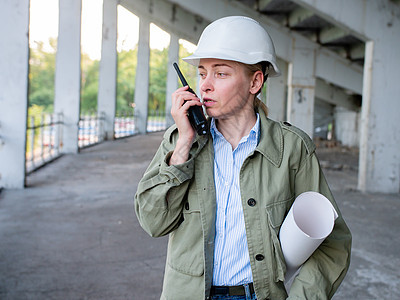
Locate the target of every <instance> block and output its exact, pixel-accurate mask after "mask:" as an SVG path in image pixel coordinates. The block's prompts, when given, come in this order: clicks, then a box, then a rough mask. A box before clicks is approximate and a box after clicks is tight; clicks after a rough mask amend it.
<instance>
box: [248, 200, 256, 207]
mask: <svg viewBox="0 0 400 300" xmlns="http://www.w3.org/2000/svg"><path fill="white" fill-rule="evenodd" d="M247 204H248V205H249V206H255V205H256V200H254V199H253V198H250V199H249V200H247Z"/></svg>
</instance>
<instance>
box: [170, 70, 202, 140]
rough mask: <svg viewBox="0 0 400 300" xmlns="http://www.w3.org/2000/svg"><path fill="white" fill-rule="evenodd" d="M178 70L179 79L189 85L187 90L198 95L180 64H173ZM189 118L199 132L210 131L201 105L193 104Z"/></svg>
mask: <svg viewBox="0 0 400 300" xmlns="http://www.w3.org/2000/svg"><path fill="white" fill-rule="evenodd" d="M173 66H174V68H175V70H176V72H177V73H178V76H179V79H180V80H181V82H182V85H183V86H188V89H187V91H188V92H191V93H192V94H194V95H196V93H195V92H194V91H193V90H192V89H191V88H190V86H189V84H188V83H187V81H186V79H185V77H183V74H182V72H181V71H180V70H179V67H178V64H177V63H174V64H173ZM188 118H189V121H190V124H191V125H192V127H193V128H194V129H195V130H196V132H197V134H199V135H205V134H207V132H208V124H207V120H206V117H205V116H204V113H203V110H202V108H201V107H200V106H191V107H189V110H188Z"/></svg>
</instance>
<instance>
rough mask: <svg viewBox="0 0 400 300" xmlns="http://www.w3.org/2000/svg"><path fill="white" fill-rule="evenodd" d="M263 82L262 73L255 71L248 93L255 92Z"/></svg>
mask: <svg viewBox="0 0 400 300" xmlns="http://www.w3.org/2000/svg"><path fill="white" fill-rule="evenodd" d="M263 84H264V74H263V73H262V72H261V71H256V72H255V73H254V74H253V76H252V80H251V83H250V93H251V94H253V95H255V94H257V93H258V92H259V91H260V89H261V88H262V86H263Z"/></svg>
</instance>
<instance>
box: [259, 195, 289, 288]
mask: <svg viewBox="0 0 400 300" xmlns="http://www.w3.org/2000/svg"><path fill="white" fill-rule="evenodd" d="M293 201H294V196H293V197H291V198H289V199H287V200H283V201H278V202H275V203H273V204H270V205H268V206H267V207H266V210H267V215H268V222H269V226H270V228H271V230H270V231H271V239H272V245H273V248H274V249H273V255H274V259H273V260H272V264H273V270H275V282H278V281H284V280H285V273H286V263H285V258H284V256H283V253H282V248H281V243H280V241H279V229H280V227H281V225H282V223H283V221H284V219H285V217H286V215H287V213H288V211H289V209H290V207H291V206H292V204H293Z"/></svg>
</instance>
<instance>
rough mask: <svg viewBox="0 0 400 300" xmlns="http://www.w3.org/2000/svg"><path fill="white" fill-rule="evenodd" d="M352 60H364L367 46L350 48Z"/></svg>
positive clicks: (360, 45)
mask: <svg viewBox="0 0 400 300" xmlns="http://www.w3.org/2000/svg"><path fill="white" fill-rule="evenodd" d="M349 54H350V58H351V59H353V60H355V59H364V56H365V44H358V45H355V46H353V47H351V48H350V51H349Z"/></svg>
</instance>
